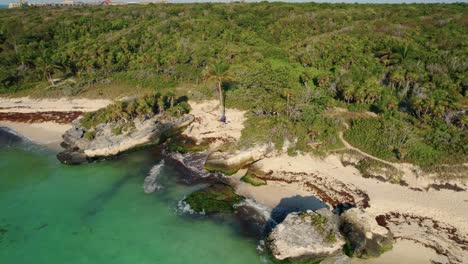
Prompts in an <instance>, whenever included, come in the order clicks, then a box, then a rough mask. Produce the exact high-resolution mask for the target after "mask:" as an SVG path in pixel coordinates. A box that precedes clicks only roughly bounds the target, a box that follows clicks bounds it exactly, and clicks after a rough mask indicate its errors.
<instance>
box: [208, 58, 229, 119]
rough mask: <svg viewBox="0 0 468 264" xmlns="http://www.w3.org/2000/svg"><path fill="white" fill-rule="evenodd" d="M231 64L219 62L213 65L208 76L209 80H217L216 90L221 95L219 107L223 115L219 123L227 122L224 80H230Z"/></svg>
mask: <svg viewBox="0 0 468 264" xmlns="http://www.w3.org/2000/svg"><path fill="white" fill-rule="evenodd" d="M228 70H229V64H226V63H224V62H222V61H219V62H217V63H215V64H212V65H211V66H210V67H209V72H208V74H207V77H206V78H207V79H215V80H216V88H217V90H218V93H219V107H220V110H221V115H220V117H219V121H221V122H226V107H225V105H224V95H223V80H227V79H229V78H230V76H229V74H228Z"/></svg>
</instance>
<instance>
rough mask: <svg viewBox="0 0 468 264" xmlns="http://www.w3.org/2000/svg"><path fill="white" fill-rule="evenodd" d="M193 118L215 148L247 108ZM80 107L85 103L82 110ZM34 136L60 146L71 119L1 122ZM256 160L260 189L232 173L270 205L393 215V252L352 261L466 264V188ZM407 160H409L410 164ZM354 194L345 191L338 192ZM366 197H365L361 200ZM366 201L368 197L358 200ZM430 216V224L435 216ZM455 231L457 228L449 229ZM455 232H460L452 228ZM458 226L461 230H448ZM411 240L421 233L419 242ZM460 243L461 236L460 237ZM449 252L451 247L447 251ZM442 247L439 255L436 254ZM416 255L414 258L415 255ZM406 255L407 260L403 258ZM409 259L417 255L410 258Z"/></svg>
mask: <svg viewBox="0 0 468 264" xmlns="http://www.w3.org/2000/svg"><path fill="white" fill-rule="evenodd" d="M109 103H110V101H108V100H87V99H74V100H67V99H51V100H48V99H43V100H34V99H29V98H15V99H5V98H0V112H4V113H10V112H18V113H34V112H47V111H57V112H61V111H62V112H63V111H73V110H77V109H78V110H79V111H93V110H96V109H99V108H101V107H104V106H106V105H107V104H109ZM191 106H192V112H191V113H192V114H193V115H194V116H195V120H196V121H195V122H194V123H193V124H192V125H190V126H189V127H188V128H187V130H186V131H185V132H184V134H186V135H187V136H191V137H194V138H196V139H197V140H198V141H202V140H207V139H208V140H212V142H215V144H214V147H216V146H219V145H220V144H222V143H223V142H226V141H232V142H235V141H237V140H239V138H240V136H241V131H242V129H243V128H244V125H243V122H244V121H245V117H244V114H245V113H244V112H243V111H239V110H235V109H227V111H226V113H227V118H228V123H227V124H223V123H220V122H218V121H217V113H218V111H217V102H216V101H205V102H203V103H192V102H191ZM77 107H79V108H77ZM0 126H7V127H9V128H11V129H13V130H15V131H17V132H18V133H20V134H22V135H24V136H26V137H27V138H30V139H31V140H32V141H33V142H36V143H39V144H45V145H49V146H52V147H53V148H56V147H58V144H59V143H60V141H61V135H62V134H63V132H65V131H66V130H67V129H68V128H69V127H70V125H69V124H57V123H55V122H42V123H32V124H30V123H17V122H10V121H0ZM255 166H257V167H258V168H260V169H261V170H263V171H265V172H266V171H272V174H271V177H272V178H271V179H269V180H267V182H268V184H267V185H264V186H259V187H254V186H252V185H249V184H247V183H244V182H241V181H240V177H241V176H242V172H239V173H238V175H234V176H231V178H230V180H231V181H234V183H235V186H236V191H237V192H238V193H239V194H241V195H244V196H246V197H248V198H251V199H253V200H255V201H256V202H258V203H261V204H263V205H266V206H268V207H270V208H273V207H275V206H277V205H278V204H279V203H280V202H281V200H282V199H284V198H289V197H293V196H303V197H306V196H311V195H314V196H316V197H320V198H322V197H321V196H320V193H317V192H318V191H320V192H321V194H322V195H328V196H330V199H331V200H333V199H337V200H340V199H345V198H346V199H352V200H353V199H354V201H358V200H359V199H364V198H365V197H364V198H363V196H362V194H364V195H366V196H367V197H368V203H369V204H368V206H362V208H366V209H365V210H366V211H367V212H368V213H369V214H371V215H372V216H374V217H377V216H380V217H381V218H382V219H383V218H385V219H387V220H388V223H387V228H389V229H390V230H391V231H392V232H393V233H394V234H395V236H397V237H398V238H399V239H398V240H397V243H396V245H395V248H394V250H392V251H390V252H388V253H385V254H384V255H383V256H381V257H380V258H378V259H375V260H354V259H353V260H352V262H353V263H395V260H396V259H397V261H399V260H401V261H402V263H403V262H405V263H424V262H429V260H436V261H438V262H441V263H463V261H464V260H466V259H468V243H467V244H465V245H464V243H465V242H464V241H468V220H467V219H468V193H467V192H466V191H453V190H447V189H441V190H434V189H427V190H416V189H411V188H409V187H408V186H402V185H397V184H391V183H389V182H382V181H379V180H377V179H373V178H364V177H362V176H361V175H360V172H359V171H358V170H357V169H356V168H354V167H353V166H344V165H343V164H342V162H341V160H340V157H339V155H338V154H333V155H329V156H327V157H326V158H318V157H314V156H311V155H297V156H295V157H291V156H288V155H287V154H283V153H274V154H269V155H268V157H266V158H264V159H262V160H260V161H258V162H257V163H256V164H255ZM404 166H406V165H404ZM405 176H407V177H408V180H409V181H411V182H414V184H418V186H419V185H421V186H424V185H427V184H430V181H431V179H425V178H417V179H416V178H414V177H413V176H414V175H405ZM311 186H312V187H313V188H312V187H311ZM342 193H348V194H346V195H348V196H345V197H341V196H339V195H340V194H342ZM361 202H362V201H361ZM360 204H361V205H364V204H365V203H364V202H362V203H360ZM431 221H432V222H431ZM450 230H452V231H450ZM454 230H455V231H454ZM450 232H455V234H450ZM412 238H417V240H416V241H415V240H413V239H412ZM456 241H458V242H456ZM444 250H446V251H444ZM437 252H438V253H439V254H437ZM409 256H411V257H409ZM403 260H405V261H403ZM410 260H411V261H410Z"/></svg>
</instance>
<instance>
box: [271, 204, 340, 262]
mask: <svg viewBox="0 0 468 264" xmlns="http://www.w3.org/2000/svg"><path fill="white" fill-rule="evenodd" d="M339 225H340V219H339V217H338V216H337V215H335V214H333V213H332V212H331V211H330V210H328V209H325V208H322V209H319V210H317V211H315V212H314V211H311V210H307V211H306V212H294V213H290V214H288V216H287V217H286V218H285V219H284V221H283V222H282V223H280V224H279V225H277V226H276V227H275V228H274V229H273V231H272V232H271V234H270V236H269V237H268V240H267V244H268V247H269V248H270V250H271V253H272V254H273V256H274V257H275V258H276V259H279V260H284V259H289V260H296V259H304V258H307V259H311V260H314V261H315V260H321V259H324V258H325V257H327V256H331V255H334V254H336V253H337V252H339V251H340V250H341V248H342V247H343V245H344V244H345V240H344V238H343V237H342V235H341V234H340V233H339V230H338V228H339Z"/></svg>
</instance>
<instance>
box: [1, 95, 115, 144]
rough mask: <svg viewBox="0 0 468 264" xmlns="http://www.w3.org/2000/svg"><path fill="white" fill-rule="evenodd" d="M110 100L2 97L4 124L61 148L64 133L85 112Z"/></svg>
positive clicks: (42, 142) (31, 137)
mask: <svg viewBox="0 0 468 264" xmlns="http://www.w3.org/2000/svg"><path fill="white" fill-rule="evenodd" d="M111 102H112V101H110V100H92V99H68V98H60V99H32V98H29V97H20V98H4V97H0V127H2V126H3V127H8V128H10V129H12V130H14V131H15V132H17V133H19V134H21V135H22V136H24V137H26V138H27V139H29V140H31V141H32V142H34V143H37V144H40V145H44V146H46V147H49V148H51V149H53V150H60V143H61V142H62V135H63V133H65V131H67V130H68V129H69V128H71V125H70V123H71V121H73V120H74V119H76V118H77V117H79V116H80V115H81V114H82V113H83V112H89V111H95V110H97V109H99V108H102V107H105V106H107V105H108V104H110V103H111Z"/></svg>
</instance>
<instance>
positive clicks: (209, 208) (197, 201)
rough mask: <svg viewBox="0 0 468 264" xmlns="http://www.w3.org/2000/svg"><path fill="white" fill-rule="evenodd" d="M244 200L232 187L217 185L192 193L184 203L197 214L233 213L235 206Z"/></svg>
mask: <svg viewBox="0 0 468 264" xmlns="http://www.w3.org/2000/svg"><path fill="white" fill-rule="evenodd" d="M243 200H244V197H242V196H240V195H237V194H236V193H235V192H234V189H233V188H232V187H231V186H228V185H226V184H223V183H215V184H213V185H211V186H209V187H207V188H205V189H202V190H200V191H196V192H193V193H191V194H190V195H189V196H188V197H187V198H186V199H185V200H184V201H185V202H186V203H187V204H189V205H190V207H191V208H192V209H193V210H194V211H196V212H204V213H207V214H212V213H233V212H234V210H235V209H234V205H235V204H237V203H240V202H242V201H243Z"/></svg>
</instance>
